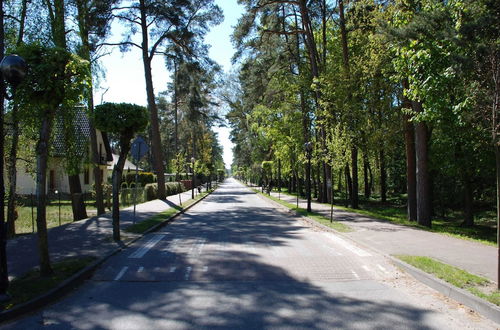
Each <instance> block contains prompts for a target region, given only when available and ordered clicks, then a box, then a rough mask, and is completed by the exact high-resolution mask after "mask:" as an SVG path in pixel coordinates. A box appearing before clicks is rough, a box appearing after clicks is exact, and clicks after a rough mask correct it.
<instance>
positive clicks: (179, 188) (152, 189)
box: [144, 182, 186, 201]
mask: <svg viewBox="0 0 500 330" xmlns="http://www.w3.org/2000/svg"><path fill="white" fill-rule="evenodd" d="M165 190H166V192H167V196H171V195H175V194H178V193H181V192H184V191H186V189H185V188H184V186H183V185H182V184H181V183H180V182H167V183H165ZM144 195H145V198H146V200H147V201H151V200H153V199H157V198H158V184H157V183H149V184H147V185H146V186H145V187H144Z"/></svg>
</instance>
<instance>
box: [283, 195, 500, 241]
mask: <svg viewBox="0 0 500 330" xmlns="http://www.w3.org/2000/svg"><path fill="white" fill-rule="evenodd" d="M284 194H287V195H289V196H293V197H295V196H296V195H294V194H290V193H288V192H284ZM334 207H335V208H337V209H340V210H344V211H347V212H353V213H357V214H361V215H366V216H369V217H372V218H376V219H381V220H386V221H391V222H393V223H397V224H400V225H404V226H411V227H416V228H419V229H422V230H426V231H431V232H435V233H440V234H444V235H449V236H452V237H456V238H460V239H466V240H471V241H476V242H479V243H482V244H486V245H490V246H496V244H497V236H496V235H497V234H496V227H495V226H496V222H495V221H493V222H492V221H491V218H492V217H493V218H494V217H495V216H496V215H494V214H491V212H481V213H479V214H478V215H477V217H476V219H477V221H476V224H475V225H474V227H464V226H462V225H461V221H460V214H456V215H454V217H453V218H450V219H446V220H444V219H439V218H434V219H433V220H432V228H428V227H424V226H420V225H418V224H417V223H416V222H411V221H408V220H407V216H406V207H405V205H402V204H401V199H400V198H397V199H395V200H393V201H391V200H390V201H388V202H387V203H381V202H380V201H378V200H374V199H370V200H364V199H361V200H360V208H359V209H353V208H349V207H345V206H342V205H334Z"/></svg>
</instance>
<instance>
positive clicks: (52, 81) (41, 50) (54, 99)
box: [15, 43, 90, 127]
mask: <svg viewBox="0 0 500 330" xmlns="http://www.w3.org/2000/svg"><path fill="white" fill-rule="evenodd" d="M15 52H16V53H17V54H18V55H20V56H21V57H23V58H24V59H25V61H26V63H27V65H28V72H27V75H26V77H25V79H24V80H23V82H22V83H21V84H20V85H19V87H18V89H17V92H16V95H15V97H16V100H15V101H16V102H19V105H20V109H21V113H22V115H23V120H24V121H25V122H26V123H28V124H30V125H32V126H34V127H37V126H38V125H39V123H40V118H42V117H46V116H47V114H50V113H52V115H53V113H55V111H56V109H58V108H59V106H61V105H62V106H63V107H64V108H68V109H69V108H73V107H74V106H76V105H77V104H79V103H81V102H82V101H83V99H84V98H85V97H86V96H88V95H89V94H88V93H90V91H89V89H88V86H89V83H90V72H89V67H88V62H86V61H84V60H82V59H81V58H79V57H78V56H76V55H74V54H71V53H70V52H68V51H66V50H65V49H62V48H55V47H53V48H51V47H47V46H42V45H40V44H36V43H34V44H25V45H21V46H19V47H18V48H16V49H15Z"/></svg>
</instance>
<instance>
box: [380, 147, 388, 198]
mask: <svg viewBox="0 0 500 330" xmlns="http://www.w3.org/2000/svg"><path fill="white" fill-rule="evenodd" d="M379 158H380V200H381V202H382V203H385V202H387V168H386V166H385V152H384V150H383V149H380V150H379Z"/></svg>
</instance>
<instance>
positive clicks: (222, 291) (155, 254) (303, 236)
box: [5, 180, 496, 329]
mask: <svg viewBox="0 0 500 330" xmlns="http://www.w3.org/2000/svg"><path fill="white" fill-rule="evenodd" d="M5 328H9V329H68V328H76V329H193V328H210V329H237V328H244V329H262V328H278V329H279V328H303V329H314V328H317V329H332V328H340V329H384V328H391V329H392V328H405V329H406V328H409V329H445V328H446V329H467V328H469V329H495V328H496V327H495V325H494V324H492V323H491V322H489V321H487V320H484V319H483V318H481V317H480V316H478V315H476V314H473V313H471V312H469V311H467V310H466V309H464V308H463V307H461V306H460V305H458V304H456V303H454V302H453V301H449V300H446V299H445V298H444V297H442V296H441V295H439V294H438V293H436V292H435V291H432V290H430V289H428V288H427V287H425V286H423V285H421V284H419V283H416V282H415V281H413V280H412V279H411V278H409V277H408V276H406V275H405V274H403V273H401V272H400V271H398V270H397V269H395V268H394V267H393V266H392V265H391V264H390V263H389V262H388V261H387V260H386V259H385V258H384V257H383V256H381V255H376V254H375V253H374V252H370V251H366V250H363V249H362V248H360V247H358V246H356V245H354V244H353V243H351V242H348V241H346V240H344V239H341V238H339V237H337V236H335V235H333V234H331V233H327V232H322V231H320V230H318V229H315V228H311V227H309V225H308V224H307V223H305V222H302V221H301V220H300V219H298V218H294V217H292V216H290V214H288V213H282V211H280V210H279V209H277V208H276V207H275V206H273V205H272V204H270V203H269V202H268V201H266V200H264V199H262V198H260V197H259V196H257V195H256V194H254V193H252V192H251V191H250V190H248V189H246V188H244V187H243V186H241V185H240V184H238V183H236V182H235V181H231V180H229V181H227V182H226V183H225V184H224V185H223V186H222V187H221V188H219V189H218V190H217V191H216V192H215V193H214V194H213V195H211V196H209V197H208V198H206V199H205V200H204V201H203V202H202V203H200V204H198V205H197V206H195V207H193V208H192V209H191V210H190V211H189V214H185V215H183V216H182V217H180V218H178V220H176V221H175V222H173V223H172V224H171V225H169V226H167V227H164V228H163V229H162V230H160V231H159V232H156V233H152V234H150V235H147V236H145V237H144V238H143V239H141V240H139V241H137V242H136V243H135V244H134V245H133V246H131V247H130V248H128V249H127V250H125V251H124V252H123V253H121V254H120V255H117V256H116V257H113V258H112V259H110V260H109V261H108V262H107V263H105V264H104V265H103V266H102V267H101V268H100V269H99V270H98V271H97V272H96V273H95V274H94V276H93V278H92V279H91V280H90V281H88V282H87V283H86V284H85V285H84V286H83V287H81V288H80V289H78V290H77V291H76V292H74V293H73V294H71V295H70V296H68V297H66V298H65V299H64V300H62V301H60V302H59V303H57V304H55V305H52V306H50V307H49V308H47V309H46V310H44V311H42V312H37V313H36V314H34V315H32V316H30V317H27V318H25V319H22V320H19V321H17V322H15V323H11V324H9V325H7V326H5Z"/></svg>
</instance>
